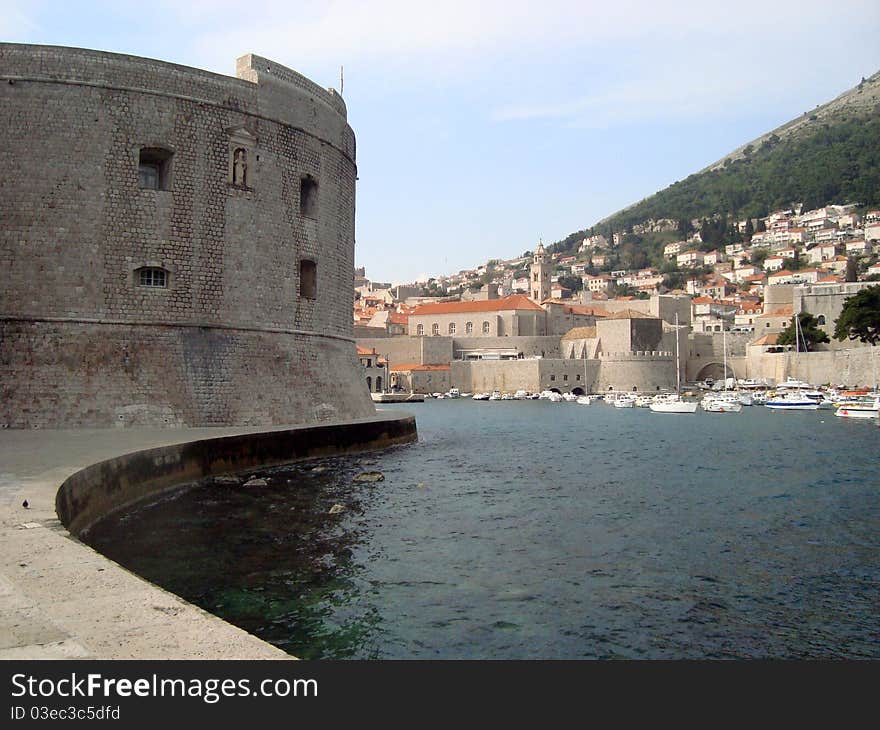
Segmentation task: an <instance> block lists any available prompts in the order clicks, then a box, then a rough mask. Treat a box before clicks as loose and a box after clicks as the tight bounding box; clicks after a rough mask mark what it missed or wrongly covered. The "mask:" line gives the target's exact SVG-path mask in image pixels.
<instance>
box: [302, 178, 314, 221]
mask: <svg viewBox="0 0 880 730" xmlns="http://www.w3.org/2000/svg"><path fill="white" fill-rule="evenodd" d="M299 212H300V213H301V214H302V215H304V216H305V217H306V218H315V217H317V215H318V182H317V181H316V180H315V179H314V178H313V177H312V176H311V175H306V176H305V177H304V178H301V179H300V181H299Z"/></svg>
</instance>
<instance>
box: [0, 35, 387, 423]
mask: <svg viewBox="0 0 880 730" xmlns="http://www.w3.org/2000/svg"><path fill="white" fill-rule="evenodd" d="M238 69H239V76H240V78H237V79H235V78H229V77H225V76H221V75H217V74H212V73H208V72H205V71H200V70H197V69H192V68H186V67H183V66H177V65H174V64H168V63H162V62H159V61H153V60H149V59H144V58H136V57H132V56H122V55H116V54H109V53H101V52H96V51H87V50H80V49H70V48H59V47H52V46H27V45H17V44H0V82H2V83H0V125H2V128H3V130H4V143H3V145H0V165H2V167H3V169H4V171H5V173H4V178H3V182H2V183H0V209H2V210H3V226H2V228H0V264H2V266H3V268H4V273H5V284H4V287H3V288H2V290H0V328H2V342H0V375H2V383H3V384H2V389H3V390H2V403H0V422H2V423H5V424H8V425H14V426H21V427H28V426H44V427H61V426H78V425H90V426H109V425H111V424H126V425H128V424H129V423H132V424H136V423H142V422H146V423H150V424H168V425H208V424H210V425H220V424H224V425H238V424H249V423H254V424H257V423H259V424H282V423H298V422H313V421H316V420H322V419H324V418H326V417H328V416H330V415H332V416H333V417H339V418H347V417H351V418H357V417H363V416H366V415H369V414H371V413H373V412H374V409H373V406H372V403H371V401H370V400H369V396H368V394H367V391H366V386H365V385H364V382H363V379H362V377H361V375H360V373H359V372H358V370H357V360H356V357H355V348H354V342H353V337H352V329H353V323H352V319H351V306H352V279H353V270H354V196H355V177H356V167H355V159H354V154H355V143H354V134H353V132H352V130H351V128H350V127H349V126H348V124H347V122H346V120H345V105H344V103H343V102H342V100H341V98H340V97H339V96H338V95H337V94H335V92H331V91H326V90H324V89H321V88H320V87H318V86H316V85H315V84H313V83H312V82H310V81H309V80H308V79H305V78H303V77H301V76H300V75H299V74H297V73H296V72H294V71H290V70H289V69H284V67H282V66H279V65H278V64H275V63H273V62H271V61H267V60H266V59H261V58H260V57H258V56H248V57H244V58H243V59H239V63H238ZM235 149H241V150H244V151H245V153H246V155H245V159H246V166H243V167H242V168H241V170H246V175H245V176H244V177H242V173H241V172H239V178H238V181H237V182H236V178H235V177H234V176H233V165H232V159H233V151H234V150H235ZM144 150H147V151H149V150H160V151H161V154H162V155H163V157H162V159H163V162H162V163H161V170H162V172H161V178H162V181H161V183H160V184H159V185H158V186H157V188H158V189H152V188H146V187H142V186H141V185H142V184H141V183H139V163H140V162H142V161H143V159H144V157H143V155H144ZM148 161H149V160H148ZM304 179H308V180H310V182H309V184H308V186H307V185H306V183H304V182H303V180H304ZM303 190H312V191H313V194H312V195H310V196H309V198H310V200H309V201H306V200H301V191H303ZM307 202H308V205H307ZM312 263H313V264H314V267H312V266H311V264H312ZM144 268H151V269H157V270H161V271H164V272H165V274H164V275H165V277H166V281H165V285H163V286H144V285H143V284H142V281H141V279H140V278H139V274H138V272H139V271H140V270H142V269H144ZM311 268H314V283H315V287H314V292H310V291H309V289H308V272H309V270H310V269H311ZM303 271H305V272H306V280H305V281H300V278H301V272H303Z"/></svg>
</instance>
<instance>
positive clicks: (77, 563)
mask: <svg viewBox="0 0 880 730" xmlns="http://www.w3.org/2000/svg"><path fill="white" fill-rule="evenodd" d="M396 415H397V416H398V417H399V416H400V415H402V414H396ZM389 417H391V418H393V417H394V416H393V415H392V414H388V413H385V414H381V415H377V416H376V418H375V419H362V420H363V421H364V422H365V423H367V424H369V423H371V422H372V421H374V420H375V421H382V420H387V419H388V418H389ZM347 423H349V424H350V423H352V422H351V421H349V422H347ZM273 430H278V431H290V429H272V430H269V429H266V428H190V429H175V430H159V429H155V430H154V429H106V430H104V429H101V430H96V429H95V430H92V429H89V430H69V431H68V430H63V431H62V430H57V431H49V430H47V431H13V430H3V431H0V659H49V658H58V659H62V658H100V659H291V658H293V657H291V656H290V655H288V654H286V653H285V652H282V651H281V650H280V649H277V648H276V647H274V646H272V645H270V644H267V643H266V642H264V641H262V640H260V639H258V638H256V637H254V636H252V635H250V634H248V633H247V632H245V631H243V630H241V629H239V628H237V627H235V626H232V625H231V624H229V623H227V622H225V621H223V620H222V619H220V618H218V617H216V616H213V615H211V614H209V613H207V612H206V611H203V610H202V609H200V608H198V607H196V606H194V605H192V604H190V603H187V602H186V601H184V600H183V599H181V598H179V597H177V596H175V595H173V594H171V593H169V592H167V591H164V590H163V589H161V588H159V587H157V586H155V585H153V584H151V583H149V582H147V581H146V580H144V579H142V578H140V577H139V576H137V575H134V574H133V573H131V572H129V571H127V570H125V569H124V568H122V567H121V566H119V565H117V564H116V563H114V562H112V561H111V560H109V559H107V558H105V557H104V556H103V555H101V554H99V553H97V552H96V551H94V550H92V549H91V548H90V547H88V546H87V545H84V544H83V543H81V542H79V541H78V540H76V539H75V538H74V537H72V536H71V535H70V533H68V531H67V530H66V529H65V528H64V526H63V525H62V524H61V522H60V521H59V519H58V516H57V515H56V512H55V500H56V494H57V492H58V489H59V486H60V485H61V484H62V483H63V482H64V481H65V480H66V479H67V478H68V477H70V476H71V475H73V474H75V473H77V472H80V471H81V470H82V469H84V468H85V467H88V466H90V465H92V464H95V463H96V462H100V461H103V460H107V459H114V458H116V457H120V456H122V455H123V454H130V453H131V452H136V451H142V450H144V449H152V448H156V447H168V446H174V445H176V444H184V443H190V442H193V441H199V440H203V439H214V438H221V437H226V436H240V435H244V434H257V433H261V434H265V433H267V431H270V432H271V431H273ZM414 437H415V436H414V431H413V438H414ZM341 451H342V452H344V451H345V448H344V446H343V447H342V448H341ZM25 500H26V501H27V503H28V506H27V507H24V506H23V503H24V502H25ZM169 549H170V550H173V546H169Z"/></svg>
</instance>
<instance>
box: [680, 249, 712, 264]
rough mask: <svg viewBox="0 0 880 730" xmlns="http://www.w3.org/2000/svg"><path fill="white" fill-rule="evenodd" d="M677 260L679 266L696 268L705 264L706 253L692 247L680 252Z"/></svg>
mask: <svg viewBox="0 0 880 730" xmlns="http://www.w3.org/2000/svg"><path fill="white" fill-rule="evenodd" d="M675 260H676V263H678V265H679V266H686V267H690V268H696V267H697V266H702V265H703V262H704V261H705V255H704V254H703V252H702V251H697V249H691V250H690V251H684V252H683V253H680V254H678V256H676V257H675Z"/></svg>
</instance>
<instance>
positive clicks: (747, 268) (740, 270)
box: [733, 264, 761, 284]
mask: <svg viewBox="0 0 880 730" xmlns="http://www.w3.org/2000/svg"><path fill="white" fill-rule="evenodd" d="M760 273H761V269H760V268H758V267H757V266H755V265H754V264H745V265H744V266H737V267H736V268H735V269H734V270H733V280H734V281H735V282H736V283H737V284H739V283H740V282H742V281H743V280H745V279H746V278H748V277H749V276H755V275H756V274H760Z"/></svg>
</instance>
